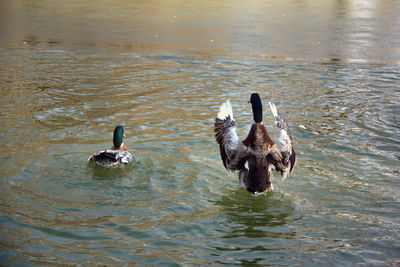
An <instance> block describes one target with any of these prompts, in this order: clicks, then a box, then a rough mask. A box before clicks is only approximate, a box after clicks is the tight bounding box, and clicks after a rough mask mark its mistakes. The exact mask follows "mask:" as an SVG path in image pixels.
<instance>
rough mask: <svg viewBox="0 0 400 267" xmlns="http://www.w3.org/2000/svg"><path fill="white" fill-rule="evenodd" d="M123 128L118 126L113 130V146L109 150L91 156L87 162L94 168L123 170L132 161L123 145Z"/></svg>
mask: <svg viewBox="0 0 400 267" xmlns="http://www.w3.org/2000/svg"><path fill="white" fill-rule="evenodd" d="M124 137H125V134H124V127H123V126H122V125H118V126H117V127H115V129H114V134H113V146H112V147H111V149H105V150H102V151H99V152H96V153H94V154H92V155H91V156H90V157H89V158H88V161H89V162H93V163H94V166H95V167H101V168H107V169H112V168H120V169H122V170H124V169H123V168H124V167H125V166H126V165H128V164H129V163H130V162H131V161H132V158H133V157H132V154H131V153H130V152H129V151H128V149H127V148H126V146H125V144H124V140H123V139H124Z"/></svg>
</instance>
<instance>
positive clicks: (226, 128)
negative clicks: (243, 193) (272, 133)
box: [215, 94, 295, 194]
mask: <svg viewBox="0 0 400 267" xmlns="http://www.w3.org/2000/svg"><path fill="white" fill-rule="evenodd" d="M250 102H251V103H252V108H253V117H254V123H253V124H252V125H251V129H250V132H249V134H248V136H247V138H246V139H245V140H244V141H240V140H239V138H238V136H237V134H236V124H235V121H234V120H233V112H232V107H231V105H230V103H229V101H227V102H226V103H223V104H222V106H221V107H220V111H219V113H218V117H217V118H216V120H215V136H216V139H217V142H218V144H219V147H220V152H221V159H222V162H223V163H224V166H225V168H226V169H227V170H228V171H239V181H240V186H242V187H244V188H246V189H247V190H248V191H249V192H251V193H253V194H258V193H261V192H264V191H265V190H267V189H273V188H274V187H273V183H272V175H273V169H275V170H278V171H280V172H281V173H282V176H283V177H284V178H285V177H286V176H287V174H289V173H290V172H291V170H292V169H293V166H294V162H295V154H294V150H293V148H292V144H291V139H289V142H286V143H285V142H283V141H286V139H285V138H284V137H282V135H285V133H286V135H287V136H289V134H288V133H287V132H286V130H282V129H281V138H280V139H279V142H278V143H275V142H274V141H273V140H272V139H271V138H270V137H269V135H268V133H267V130H266V128H265V126H264V125H263V123H262V104H261V99H260V97H259V95H258V94H252V97H251V100H250ZM275 110H276V108H275ZM276 114H277V112H276ZM277 116H278V115H277ZM279 118H280V117H279ZM283 124H284V125H285V127H286V129H287V125H286V123H284V121H283ZM278 128H279V125H278ZM282 131H284V133H282ZM281 139H282V140H281ZM281 141H282V142H281ZM286 150H289V151H293V153H292V154H291V155H289V154H288V153H286ZM282 153H283V154H284V155H285V157H284V156H283V154H282ZM285 153H286V154H285ZM287 158H288V159H289V160H288V162H287ZM290 164H292V165H290Z"/></svg>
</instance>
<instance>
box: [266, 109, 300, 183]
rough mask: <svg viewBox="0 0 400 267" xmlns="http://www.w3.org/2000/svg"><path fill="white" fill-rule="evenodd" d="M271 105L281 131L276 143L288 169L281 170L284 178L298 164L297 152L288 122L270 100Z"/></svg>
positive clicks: (283, 162)
mask: <svg viewBox="0 0 400 267" xmlns="http://www.w3.org/2000/svg"><path fill="white" fill-rule="evenodd" d="M269 107H270V108H271V112H272V115H274V117H275V123H276V126H277V127H278V129H279V132H280V136H279V139H278V140H277V141H276V142H275V143H276V145H277V146H278V148H279V151H280V152H281V155H282V164H283V165H284V166H285V167H286V168H287V170H286V171H283V172H281V173H282V179H283V180H284V179H285V178H286V177H287V176H288V175H289V174H290V173H291V172H292V170H293V168H294V165H295V164H296V152H295V151H294V148H293V145H292V142H293V139H292V135H291V134H290V130H289V127H288V125H287V123H286V122H285V120H284V119H283V118H282V117H281V116H280V115H279V113H278V110H277V109H276V106H275V104H273V103H271V102H269Z"/></svg>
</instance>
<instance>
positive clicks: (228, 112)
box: [217, 100, 233, 120]
mask: <svg viewBox="0 0 400 267" xmlns="http://www.w3.org/2000/svg"><path fill="white" fill-rule="evenodd" d="M217 116H218V119H220V120H225V119H226V118H227V117H228V116H230V117H231V120H233V111H232V106H231V102H229V100H227V101H226V102H224V103H222V105H221V106H220V107H219V112H218V115H217Z"/></svg>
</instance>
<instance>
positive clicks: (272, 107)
mask: <svg viewBox="0 0 400 267" xmlns="http://www.w3.org/2000/svg"><path fill="white" fill-rule="evenodd" d="M269 108H270V109H271V112H272V115H274V117H277V116H278V110H277V109H276V106H275V104H274V103H271V102H269Z"/></svg>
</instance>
